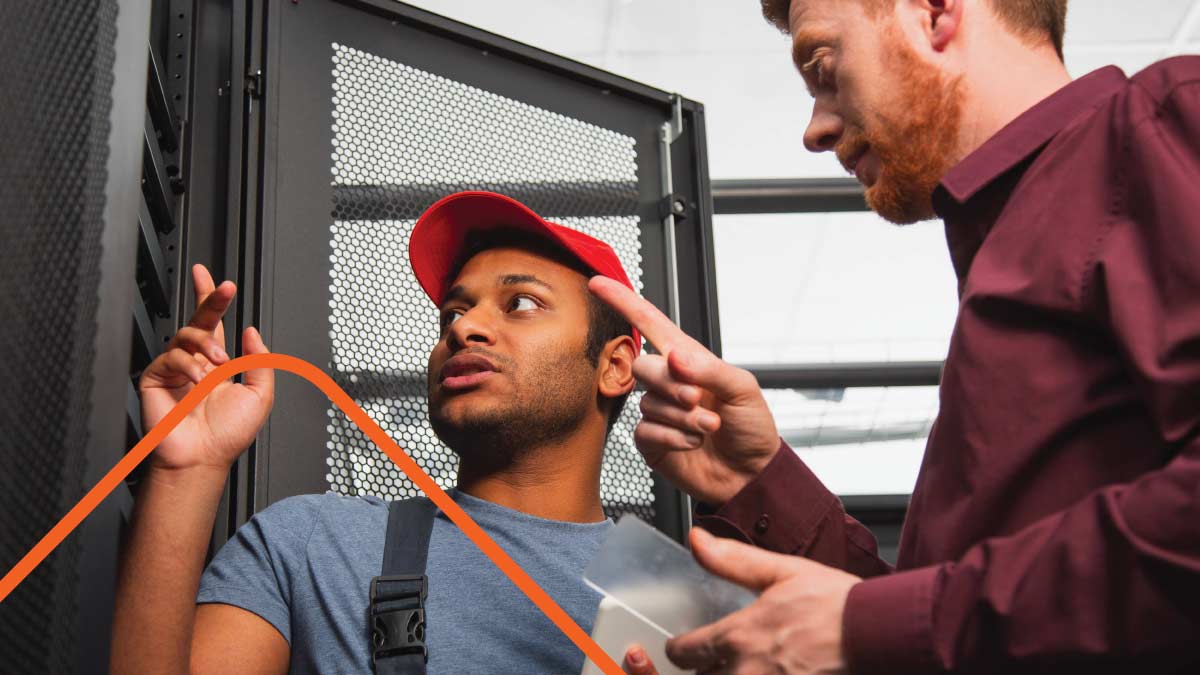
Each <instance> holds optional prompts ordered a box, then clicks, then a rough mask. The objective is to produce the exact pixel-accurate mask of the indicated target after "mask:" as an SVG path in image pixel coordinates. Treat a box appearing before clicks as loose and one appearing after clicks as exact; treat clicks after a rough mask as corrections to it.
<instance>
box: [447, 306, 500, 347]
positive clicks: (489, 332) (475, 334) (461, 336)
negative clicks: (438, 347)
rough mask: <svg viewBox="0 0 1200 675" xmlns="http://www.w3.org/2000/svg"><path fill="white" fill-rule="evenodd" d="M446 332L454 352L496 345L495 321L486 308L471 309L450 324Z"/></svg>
mask: <svg viewBox="0 0 1200 675" xmlns="http://www.w3.org/2000/svg"><path fill="white" fill-rule="evenodd" d="M446 332H447V335H446V341H447V343H449V347H450V349H451V350H452V351H453V350H458V349H465V348H467V347H471V346H474V345H492V344H495V343H496V331H495V328H494V327H493V321H492V319H491V317H490V315H489V314H488V312H487V309H486V308H484V307H473V308H471V309H470V310H468V311H467V312H466V313H465V314H463V315H461V316H459V317H458V319H457V320H456V321H455V322H454V323H452V324H450V327H449V328H448V329H447V331H446Z"/></svg>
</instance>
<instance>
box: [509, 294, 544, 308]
mask: <svg viewBox="0 0 1200 675" xmlns="http://www.w3.org/2000/svg"><path fill="white" fill-rule="evenodd" d="M508 304H509V307H508V308H509V311H513V312H527V311H529V310H531V309H537V308H538V304H537V303H536V302H534V301H533V298H530V297H526V296H524V295H518V296H517V297H515V298H513V299H512V301H511V302H509V303H508Z"/></svg>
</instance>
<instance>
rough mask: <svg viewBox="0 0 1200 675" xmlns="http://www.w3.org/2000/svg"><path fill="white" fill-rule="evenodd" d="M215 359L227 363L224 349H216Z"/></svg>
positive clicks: (227, 356) (227, 357)
mask: <svg viewBox="0 0 1200 675" xmlns="http://www.w3.org/2000/svg"><path fill="white" fill-rule="evenodd" d="M217 358H218V359H220V360H222V361H228V360H229V355H228V354H226V353H225V350H224V349H218V350H217Z"/></svg>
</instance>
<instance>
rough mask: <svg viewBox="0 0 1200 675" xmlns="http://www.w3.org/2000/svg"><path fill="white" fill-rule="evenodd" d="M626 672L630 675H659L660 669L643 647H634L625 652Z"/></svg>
mask: <svg viewBox="0 0 1200 675" xmlns="http://www.w3.org/2000/svg"><path fill="white" fill-rule="evenodd" d="M625 670H626V671H627V672H628V673H630V675H658V669H657V668H655V667H654V662H653V661H651V660H650V657H649V656H646V650H645V649H642V647H641V645H634V646H632V647H630V648H629V651H627V652H625Z"/></svg>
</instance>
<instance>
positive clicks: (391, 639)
mask: <svg viewBox="0 0 1200 675" xmlns="http://www.w3.org/2000/svg"><path fill="white" fill-rule="evenodd" d="M435 515H437V507H436V506H434V504H433V502H431V501H429V500H428V499H426V498H424V497H417V498H416V499H404V500H400V501H395V502H392V503H391V505H390V506H388V525H387V537H386V539H385V540H384V546H383V571H382V574H380V575H379V576H377V577H375V578H374V579H372V580H371V608H370V620H371V661H372V663H374V664H375V672H376V674H377V675H425V663H426V662H427V661H428V660H429V651H428V650H427V649H426V648H425V596H426V595H428V593H429V580H428V578H427V577H426V576H425V559H426V558H427V557H428V555H429V534H430V532H432V531H433V518H434V516H435Z"/></svg>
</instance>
